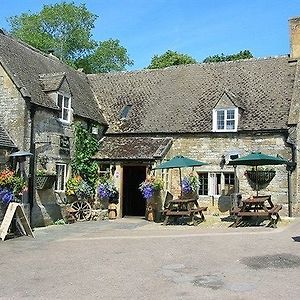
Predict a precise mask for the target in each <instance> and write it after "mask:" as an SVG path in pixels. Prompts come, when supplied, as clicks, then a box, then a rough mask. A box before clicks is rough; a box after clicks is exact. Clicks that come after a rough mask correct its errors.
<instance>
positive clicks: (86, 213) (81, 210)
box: [71, 201, 92, 221]
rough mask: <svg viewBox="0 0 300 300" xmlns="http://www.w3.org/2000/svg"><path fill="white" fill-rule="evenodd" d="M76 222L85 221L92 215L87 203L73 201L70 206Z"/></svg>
mask: <svg viewBox="0 0 300 300" xmlns="http://www.w3.org/2000/svg"><path fill="white" fill-rule="evenodd" d="M71 208H73V209H74V213H73V214H74V216H75V218H76V220H77V221H87V220H89V219H90V217H91V215H92V208H91V205H90V204H89V203H88V202H87V201H75V202H73V203H72V204H71Z"/></svg>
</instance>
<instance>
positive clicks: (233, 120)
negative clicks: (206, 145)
mask: <svg viewBox="0 0 300 300" xmlns="http://www.w3.org/2000/svg"><path fill="white" fill-rule="evenodd" d="M237 123H238V108H237V107H233V108H227V109H223V108H218V109H214V110H213V131H215V132H218V131H221V132H222V131H237Z"/></svg>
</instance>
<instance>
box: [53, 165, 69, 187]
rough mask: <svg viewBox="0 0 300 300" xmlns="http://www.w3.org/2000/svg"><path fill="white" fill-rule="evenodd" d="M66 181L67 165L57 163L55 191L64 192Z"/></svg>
mask: <svg viewBox="0 0 300 300" xmlns="http://www.w3.org/2000/svg"><path fill="white" fill-rule="evenodd" d="M66 181H67V164H63V163H57V164H56V182H55V190H56V191H61V192H64V191H65V189H66Z"/></svg>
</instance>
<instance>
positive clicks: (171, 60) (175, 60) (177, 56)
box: [147, 50, 197, 69]
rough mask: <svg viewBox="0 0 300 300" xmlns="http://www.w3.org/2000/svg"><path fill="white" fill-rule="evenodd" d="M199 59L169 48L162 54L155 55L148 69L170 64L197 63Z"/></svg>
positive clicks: (164, 66)
mask: <svg viewBox="0 0 300 300" xmlns="http://www.w3.org/2000/svg"><path fill="white" fill-rule="evenodd" d="M195 63H197V61H196V60H195V59H194V58H192V57H191V56H189V55H187V54H181V53H178V52H176V51H171V50H168V51H166V52H165V53H164V54H162V55H154V56H153V57H152V59H151V63H150V65H149V66H148V67H147V69H161V68H166V67H169V66H176V65H186V64H195Z"/></svg>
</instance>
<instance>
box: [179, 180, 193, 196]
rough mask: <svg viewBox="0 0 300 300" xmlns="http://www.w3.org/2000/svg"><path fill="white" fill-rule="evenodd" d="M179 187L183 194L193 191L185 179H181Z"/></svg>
mask: <svg viewBox="0 0 300 300" xmlns="http://www.w3.org/2000/svg"><path fill="white" fill-rule="evenodd" d="M181 187H182V191H183V193H184V194H188V193H191V192H192V191H193V189H192V186H191V184H190V182H189V180H188V179H187V178H183V180H182V185H181Z"/></svg>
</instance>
